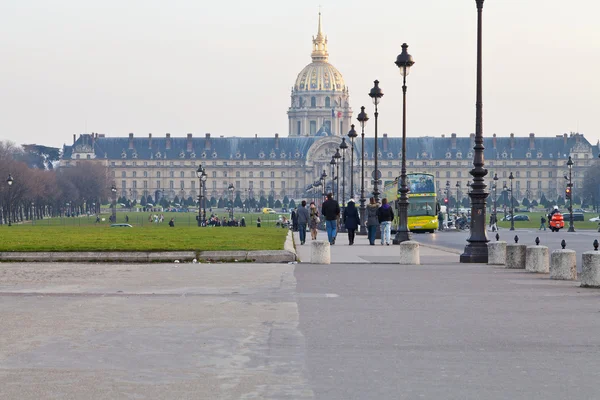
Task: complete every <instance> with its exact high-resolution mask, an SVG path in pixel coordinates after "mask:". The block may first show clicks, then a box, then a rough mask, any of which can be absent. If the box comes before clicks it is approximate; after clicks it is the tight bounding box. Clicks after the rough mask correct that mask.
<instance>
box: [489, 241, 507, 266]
mask: <svg viewBox="0 0 600 400" xmlns="http://www.w3.org/2000/svg"><path fill="white" fill-rule="evenodd" d="M487 246H488V265H505V264H506V242H489V243H488V244H487Z"/></svg>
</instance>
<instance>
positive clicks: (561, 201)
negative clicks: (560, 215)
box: [556, 196, 565, 207]
mask: <svg viewBox="0 0 600 400" xmlns="http://www.w3.org/2000/svg"><path fill="white" fill-rule="evenodd" d="M556 205H557V206H559V207H563V206H564V205H565V199H564V198H563V197H562V196H558V199H556Z"/></svg>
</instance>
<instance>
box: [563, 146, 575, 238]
mask: <svg viewBox="0 0 600 400" xmlns="http://www.w3.org/2000/svg"><path fill="white" fill-rule="evenodd" d="M567 167H568V168H569V177H568V178H567V177H566V176H565V179H566V180H568V181H569V182H568V183H567V189H566V190H565V193H566V197H568V198H569V230H568V231H567V232H575V225H574V223H573V180H572V179H573V176H572V172H573V160H572V159H571V156H569V161H567Z"/></svg>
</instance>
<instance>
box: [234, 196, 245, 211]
mask: <svg viewBox="0 0 600 400" xmlns="http://www.w3.org/2000/svg"><path fill="white" fill-rule="evenodd" d="M233 206H234V207H238V208H241V207H243V206H244V203H242V197H241V196H240V192H238V193H237V195H236V196H235V200H234V201H233Z"/></svg>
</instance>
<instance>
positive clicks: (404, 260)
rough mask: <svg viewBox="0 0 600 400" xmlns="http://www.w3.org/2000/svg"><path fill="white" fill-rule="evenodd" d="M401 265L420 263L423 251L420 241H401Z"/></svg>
mask: <svg viewBox="0 0 600 400" xmlns="http://www.w3.org/2000/svg"><path fill="white" fill-rule="evenodd" d="M399 264H400V265H420V264H421V253H420V251H419V242H415V241H413V240H408V241H406V242H402V243H400V258H399Z"/></svg>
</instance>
